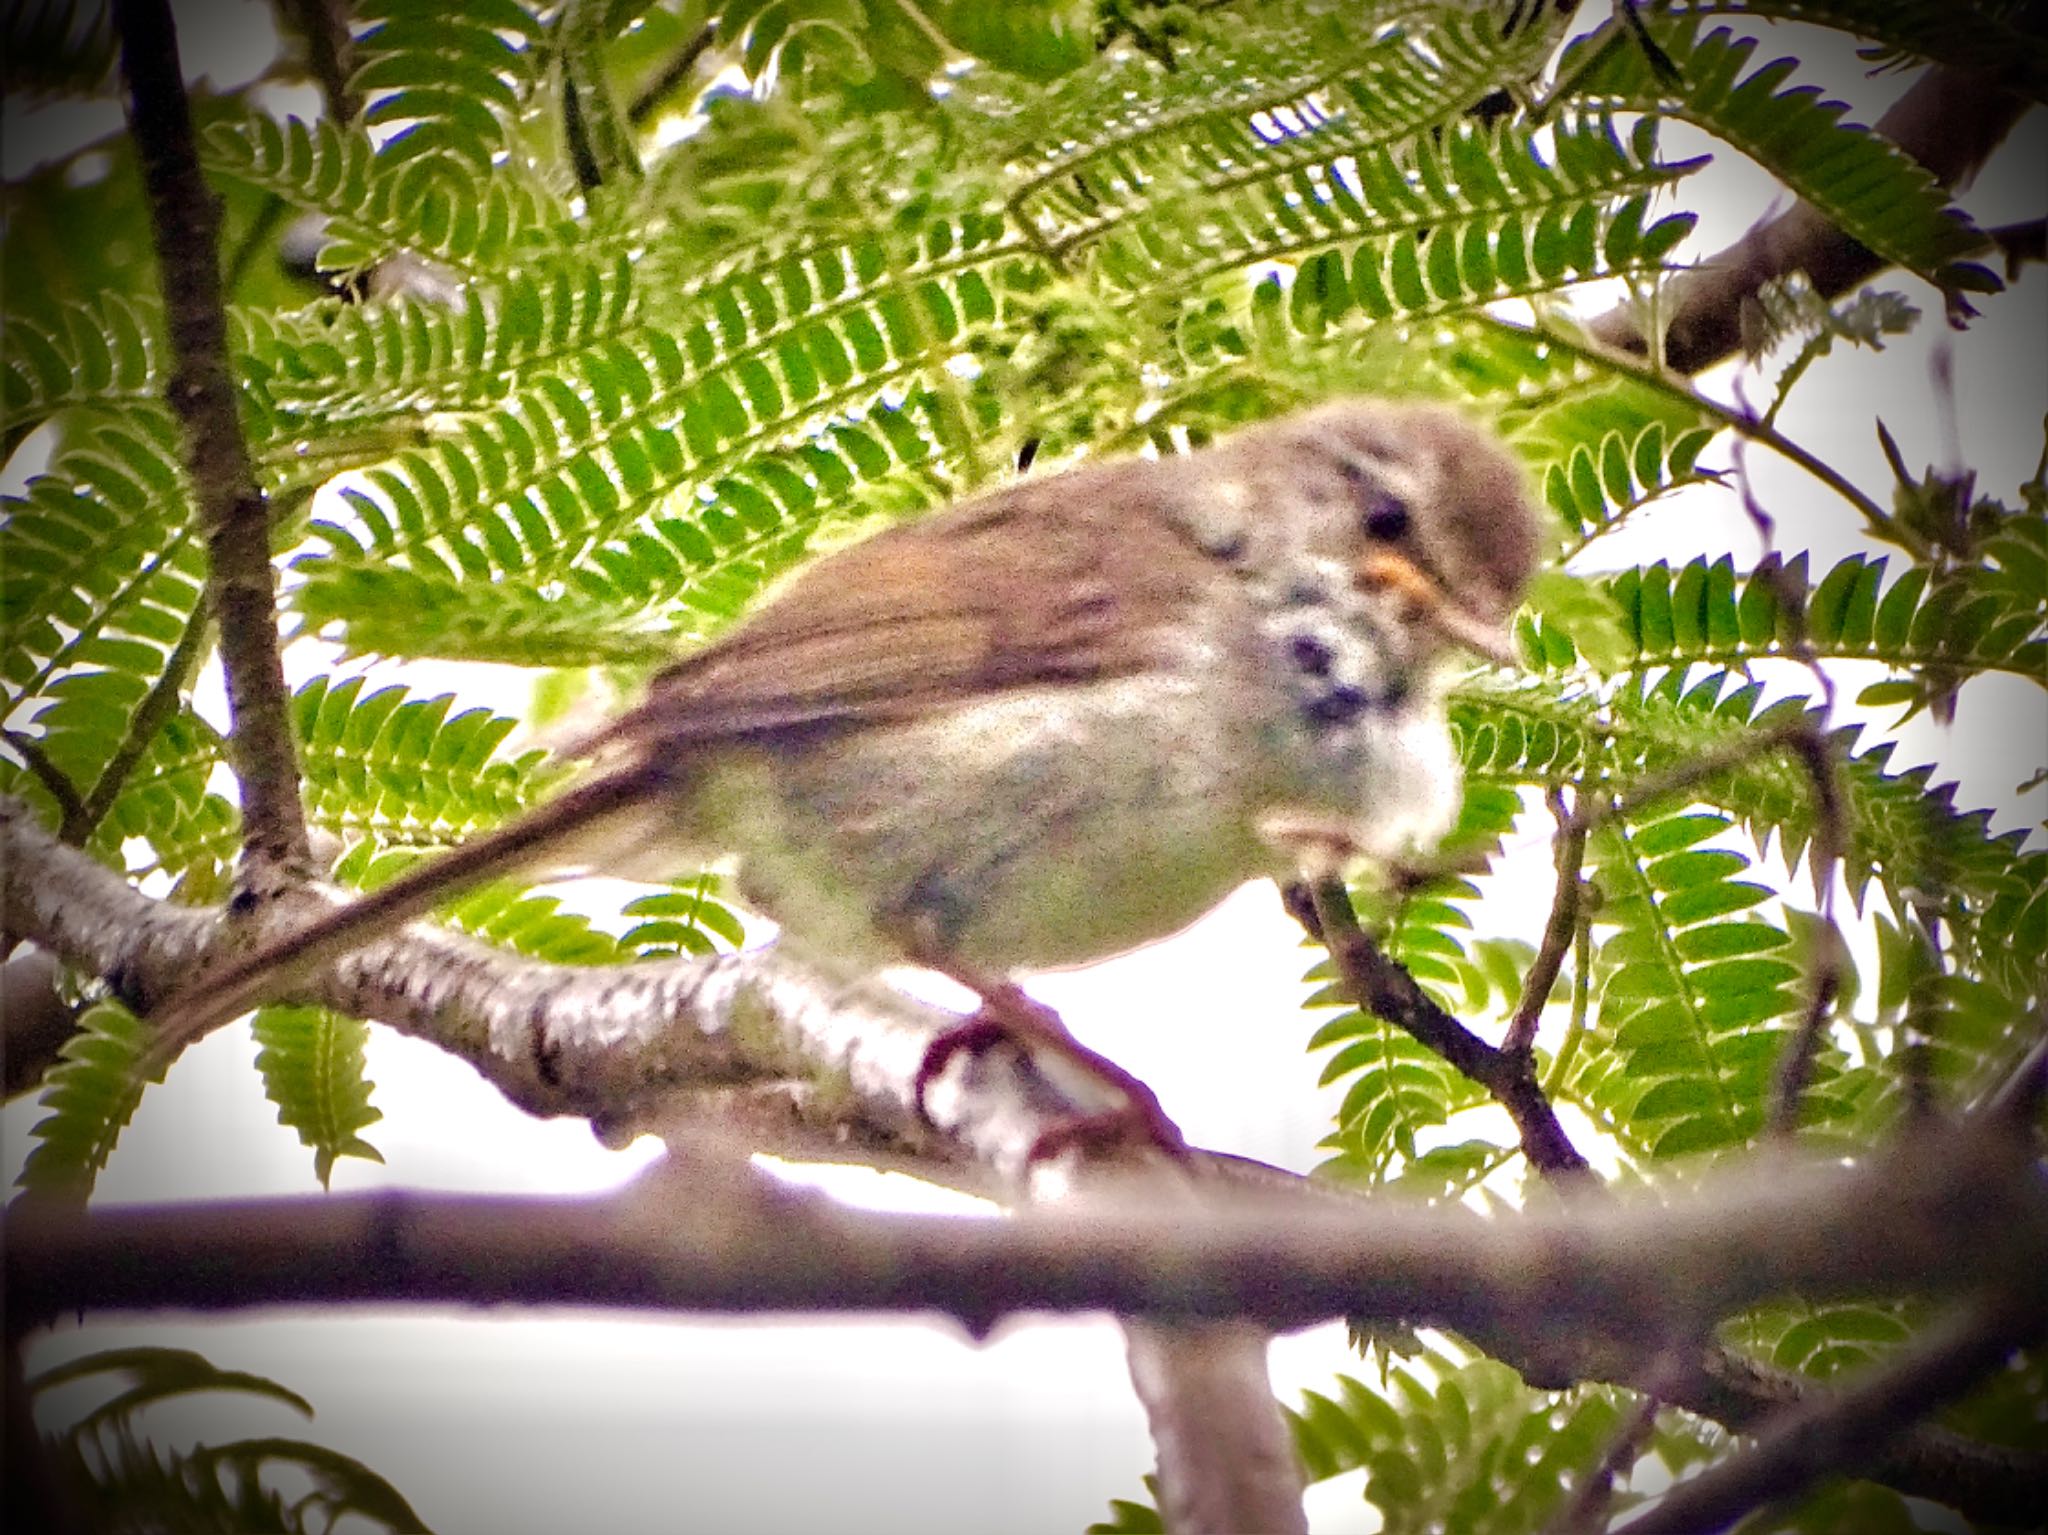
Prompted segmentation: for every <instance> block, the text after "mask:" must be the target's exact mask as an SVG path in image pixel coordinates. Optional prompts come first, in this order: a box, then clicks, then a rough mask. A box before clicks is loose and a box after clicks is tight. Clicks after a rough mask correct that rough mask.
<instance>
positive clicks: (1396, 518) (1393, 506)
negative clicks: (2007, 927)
mask: <svg viewBox="0 0 2048 1535" xmlns="http://www.w3.org/2000/svg"><path fill="white" fill-rule="evenodd" d="M1408 523H1409V517H1408V506H1407V503H1406V502H1404V501H1402V500H1401V498H1400V497H1398V496H1390V495H1387V494H1385V493H1384V492H1382V493H1381V494H1380V495H1379V497H1378V498H1377V499H1375V500H1374V502H1373V504H1372V506H1371V507H1370V508H1369V509H1368V510H1367V511H1366V514H1365V517H1364V520H1363V521H1362V523H1361V526H1362V527H1364V529H1365V536H1366V537H1367V538H1373V539H1377V540H1379V542H1381V543H1383V544H1396V543H1399V542H1400V541H1401V540H1402V539H1404V538H1406V537H1407V536H1408Z"/></svg>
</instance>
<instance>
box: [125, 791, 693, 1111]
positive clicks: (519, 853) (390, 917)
mask: <svg viewBox="0 0 2048 1535" xmlns="http://www.w3.org/2000/svg"><path fill="white" fill-rule="evenodd" d="M672 779H673V774H672V773H671V772H670V771H669V770H667V769H665V768H663V767H661V766H659V765H647V764H638V765H634V766H631V767H625V768H619V769H614V770H612V771H609V772H606V773H603V774H601V775H599V776H597V777H593V778H590V779H587V780H585V781H584V782H583V783H580V784H578V785H576V786H575V787H574V788H572V789H569V790H567V791H565V792H564V793H561V794H558V795H556V796H555V797H554V798H553V799H551V800H549V801H547V802H546V803H545V804H542V805H539V806H536V807H535V808H534V809H532V810H529V811H527V812H526V813H525V814H524V815H521V816H518V817H517V818H515V819H513V820H511V821H508V822H506V823H505V824H504V825H503V826H500V827H498V828H497V829H496V830H495V831H492V832H489V833H487V834H486V835H484V836H481V837H477V838H473V839H471V840H470V841H468V842H464V843H462V844H460V845H459V846H457V847H454V848H451V849H449V850H448V851H447V852H445V853H443V854H441V855H440V856H439V857H437V858H431V859H428V860H426V861H424V862H422V863H419V864H416V865H414V866H413V867H412V868H410V869H407V870H406V871H405V872H404V873H402V874H400V875H399V876H398V877H397V878H395V879H393V880H391V881H390V882H389V883H388V884H384V885H380V886H378V887H377V888H376V889H375V890H372V891H370V892H369V893H368V894H367V895H363V896H360V897H358V898H357V899H355V900H353V901H350V902H348V903H347V904H345V905H341V906H337V907H335V908H334V909H333V910H332V911H328V912H325V913H323V914H322V915H320V916H318V917H315V918H314V919H313V920H312V921H311V922H309V923H307V924H306V925H305V926H303V927H301V928H299V929H298V930H297V931H296V932H293V933H289V934H287V935H285V936H284V937H282V938H279V939H276V940H274V941H272V942H270V943H267V944H264V945H263V946H262V947H260V948H258V949H257V950H256V951H255V952H254V953H253V954H248V955H244V956H243V957H241V958H239V959H236V960H234V961H232V962H230V963H229V964H228V965H227V966H226V967H225V968H220V969H214V968H209V969H207V970H206V971H204V972H202V973H201V974H200V975H199V976H197V977H196V978H195V979H194V980H193V981H192V983H191V984H190V985H188V986H186V987H185V988H183V989H182V990H181V991H179V992H176V993H173V994H172V996H171V997H170V998H169V999H168V1000H167V1001H166V1002H165V1004H164V1005H163V1006H162V1007H160V1008H158V1009H156V1010H155V1016H154V1019H153V1022H154V1023H155V1025H156V1029H155V1035H154V1037H153V1038H152V1039H151V1041H150V1044H149V1047H148V1048H147V1050H146V1051H145V1052H144V1054H143V1057H142V1060H141V1062H140V1063H139V1064H138V1076H140V1077H148V1076H152V1075H154V1074H155V1073H156V1072H157V1071H159V1070H161V1069H162V1068H163V1067H164V1066H166V1065H168V1064H169V1063H170V1061H171V1060H172V1059H174V1058H175V1057H176V1056H177V1054H178V1052H179V1051H181V1050H183V1049H184V1048H185V1047H186V1046H187V1045H189V1044H191V1043H192V1042H193V1041H194V1040H196V1039H198V1038H199V1037H200V1036H201V1035H203V1034H206V1033H209V1032H210V1031H212V1030H213V1029H215V1028H218V1027H219V1026H220V1025H221V1024H223V1023H226V1022H227V1021H228V1020H229V1019H231V1018H234V1017H236V1016H238V1015H239V1014H241V1013H245V1012H247V1011H248V1010H249V1009H250V1008H252V1007H256V1006H259V1005H260V1004H262V1003H265V1002H269V1001H272V1000H274V999H276V998H277V997H279V996H280V995H282V994H283V993H284V992H286V991H288V990H289V989H290V988H291V987H292V986H294V985H295V984H297V983H298V982H299V981H301V980H303V979H304V978H305V977H307V976H309V975H311V974H313V973H314V972H315V971H317V970H319V969H320V968H321V967H322V966H324V965H327V964H330V963H332V962H333V961H334V960H336V959H338V958H340V957H341V956H342V955H343V954H346V953H348V952H349V951H350V950H352V949H358V948H361V947H362V946H363V945H364V944H366V943H369V942H370V941H371V940H373V939H375V938H377V937H379V936H381V935H382V934H384V933H387V932H389V931H390V930H391V929H393V928H395V927H397V926H399V925H400V924H402V923H405V922H409V921H411V920H412V919H413V918H415V917H418V916H422V915H424V914H425V913H426V912H428V911H430V910H432V909H433V908H434V907H436V906H438V905H440V904H441V903H442V902H443V901H445V900H447V899H448V898H449V897H450V896H451V895H453V894H454V893H455V892H456V891H458V890H460V889H461V888H462V887H464V886H465V885H473V884H476V883H478V882H480V881H482V880H485V879H491V878H496V877H499V876H502V875H505V874H509V873H511V872H513V871H514V870H517V869H522V868H530V867H532V866H534V865H535V864H537V863H541V862H542V861H543V860H546V859H548V858H549V857H550V856H551V855H555V854H558V853H559V852H560V851H561V849H562V848H563V847H564V846H565V845H566V844H570V843H573V842H575V841H576V840H577V839H578V838H579V837H581V836H584V835H587V834H588V833H589V831H590V830H591V828H592V827H593V826H595V825H597V824H599V823H601V822H603V821H605V820H607V819H610V818H612V817H614V816H616V815H618V814H620V813H621V812H623V811H626V810H629V809H632V808H635V807H638V806H641V805H644V804H645V803H646V802H647V801H648V800H649V799H651V798H653V797H656V796H659V795H664V794H669V793H673V792H674V791H675V786H674V783H673V781H672Z"/></svg>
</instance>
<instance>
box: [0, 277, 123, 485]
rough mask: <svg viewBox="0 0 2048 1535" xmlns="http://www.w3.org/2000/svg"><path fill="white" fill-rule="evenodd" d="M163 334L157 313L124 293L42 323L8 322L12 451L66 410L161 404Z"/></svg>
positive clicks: (8, 438) (4, 401) (7, 432)
mask: <svg viewBox="0 0 2048 1535" xmlns="http://www.w3.org/2000/svg"><path fill="white" fill-rule="evenodd" d="M162 329H163V317H162V316H161V315H160V314H159V313H157V312H156V311H155V310H154V309H153V308H145V307H144V306H142V305H140V304H137V303H135V302H133V301H132V300H130V299H128V298H126V297H124V296H122V295H121V294H117V293H109V294H106V295H104V296H103V298H102V299H101V300H100V301H99V302H98V303H95V304H93V305H92V306H91V307H90V308H88V307H87V306H84V305H80V304H65V305H63V306H62V307H61V308H59V309H58V310H57V311H56V312H55V314H53V315H51V316H50V317H49V320H47V321H45V322H44V323H42V324H38V323H36V322H35V321H33V320H28V319H19V318H14V317H9V319H8V322H7V352H6V359H5V372H4V374H0V438H4V441H5V446H6V450H7V451H8V452H10V453H11V452H13V450H14V448H15V446H16V444H17V443H18V442H19V441H20V440H21V438H22V436H23V435H25V434H26V432H27V431H28V430H29V429H30V428H32V427H35V426H39V425H41V424H42V423H43V422H44V421H46V420H48V419H49V418H50V416H51V415H52V414H53V413H54V412H56V411H58V410H60V409H63V408H64V407H66V406H78V405H100V406H108V405H136V404H140V403H144V402H149V403H154V401H155V399H156V397H157V394H158V392H159V390H160V388H161V380H160V379H159V377H158V371H157V370H158V362H157V354H158V351H159V348H160V347H161V344H162V343H161V341H160V339H159V337H160V334H161V332H162Z"/></svg>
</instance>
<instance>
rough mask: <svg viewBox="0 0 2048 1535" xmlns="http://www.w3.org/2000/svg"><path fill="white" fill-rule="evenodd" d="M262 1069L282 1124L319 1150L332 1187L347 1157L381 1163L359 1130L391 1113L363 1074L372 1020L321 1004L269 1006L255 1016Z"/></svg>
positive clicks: (323, 1180)
mask: <svg viewBox="0 0 2048 1535" xmlns="http://www.w3.org/2000/svg"><path fill="white" fill-rule="evenodd" d="M254 1029H255V1034H256V1043H257V1044H258V1045H259V1046H260V1047H261V1048H260V1050H259V1051H258V1053H257V1056H256V1069H257V1070H258V1071H259V1072H261V1073H262V1074H263V1090H264V1092H265V1094H266V1095H267V1096H268V1097H269V1099H270V1101H271V1102H272V1103H274V1104H276V1105H277V1119H278V1123H279V1124H281V1125H284V1126H285V1127H286V1128H287V1129H290V1130H295V1131H297V1132H298V1136H299V1143H300V1144H301V1145H302V1146H305V1147H307V1148H308V1149H310V1150H311V1151H312V1153H313V1175H314V1176H315V1177H316V1178H318V1179H319V1180H320V1186H321V1187H322V1188H325V1187H327V1184H328V1179H329V1178H330V1177H331V1176H332V1175H333V1172H334V1164H335V1162H336V1160H338V1159H339V1158H341V1157H362V1158H364V1159H365V1160H367V1161H371V1162H382V1161H383V1160H384V1158H383V1156H382V1155H381V1154H379V1152H378V1150H377V1148H376V1147H375V1146H372V1145H371V1144H370V1143H369V1142H368V1141H366V1140H364V1139H363V1138H362V1136H361V1135H360V1134H359V1133H358V1132H360V1131H362V1130H364V1129H366V1128H367V1127H368V1126H370V1125H373V1124H375V1123H376V1122H377V1121H378V1120H380V1119H382V1118H383V1117H384V1116H383V1114H382V1113H381V1112H379V1111H378V1110H377V1109H375V1108H373V1107H371V1105H370V1087H371V1084H370V1081H369V1079H368V1078H366V1077H365V1076H364V1075H363V1042H364V1040H365V1039H367V1038H368V1036H369V1026H368V1025H367V1024H364V1023H361V1022H359V1021H357V1020H356V1019H353V1018H343V1017H341V1016H339V1015H338V1014H335V1013H330V1012H327V1011H326V1010H325V1009H322V1008H313V1007H267V1008H265V1009H263V1010H262V1011H261V1012H259V1013H258V1014H257V1015H256V1022H255V1025H254Z"/></svg>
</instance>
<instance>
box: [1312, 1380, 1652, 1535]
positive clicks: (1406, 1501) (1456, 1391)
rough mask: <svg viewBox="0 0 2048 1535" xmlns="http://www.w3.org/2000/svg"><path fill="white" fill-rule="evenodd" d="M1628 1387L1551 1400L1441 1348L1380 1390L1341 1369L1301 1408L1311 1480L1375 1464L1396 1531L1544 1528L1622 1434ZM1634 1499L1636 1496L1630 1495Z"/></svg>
mask: <svg viewBox="0 0 2048 1535" xmlns="http://www.w3.org/2000/svg"><path fill="white" fill-rule="evenodd" d="M1619 1403H1620V1398H1619V1396H1618V1395H1617V1394H1616V1393H1612V1392H1603V1391H1581V1392H1575V1393H1572V1394H1570V1395H1566V1396H1551V1395H1546V1394H1544V1393H1540V1392H1536V1391H1532V1390H1531V1389H1530V1388H1528V1387H1527V1386H1524V1385H1523V1384H1522V1383H1521V1381H1520V1380H1519V1379H1518V1378H1517V1377H1516V1375H1515V1373H1514V1372H1513V1371H1512V1370H1510V1369H1508V1368H1507V1367H1506V1366H1505V1365H1501V1364H1496V1363H1494V1362H1493V1361H1492V1360H1488V1359H1479V1360H1474V1361H1471V1362H1469V1363H1467V1362H1461V1361H1460V1360H1458V1359H1457V1358H1456V1357H1454V1356H1451V1355H1448V1354H1445V1353H1442V1352H1431V1353H1429V1354H1428V1355H1427V1356H1426V1358H1425V1359H1424V1360H1423V1361H1422V1362H1421V1367H1417V1366H1415V1365H1409V1364H1399V1365H1394V1366H1391V1367H1390V1368H1389V1369H1388V1370H1387V1371H1386V1375H1385V1385H1384V1386H1383V1387H1382V1389H1380V1390H1378V1391H1375V1390H1373V1389H1372V1388H1371V1387H1369V1386H1367V1385H1365V1384H1363V1383H1362V1382H1360V1381H1358V1380H1355V1379H1352V1378H1350V1377H1348V1376H1340V1377H1339V1378H1338V1381H1337V1394H1336V1395H1335V1396H1329V1395H1324V1394H1322V1393H1318V1392H1310V1393H1308V1394H1307V1395H1306V1397H1305V1398H1304V1402H1303V1406H1302V1409H1301V1411H1299V1412H1298V1413H1290V1414H1289V1417H1290V1420H1291V1422H1292V1424H1293V1427H1294V1431H1295V1444H1296V1447H1297V1449H1298V1450H1299V1451H1300V1454H1301V1458H1302V1462H1303V1464H1304V1466H1305V1467H1306V1469H1307V1471H1308V1474H1309V1477H1310V1480H1311V1481H1322V1480H1326V1479H1327V1478H1329V1477H1332V1476H1336V1475H1340V1474H1342V1473H1343V1472H1346V1471H1351V1470H1356V1469H1363V1470H1364V1472H1365V1497H1366V1500H1367V1501H1368V1502H1369V1503H1371V1504H1372V1505H1373V1506H1374V1508H1376V1509H1377V1510H1378V1511H1379V1514H1380V1516H1381V1518H1382V1520H1383V1522H1384V1528H1385V1529H1387V1530H1388V1531H1391V1532H1405V1531H1416V1532H1420V1531H1427V1530H1444V1529H1455V1530H1470V1531H1473V1532H1475V1535H1478V1532H1500V1535H1509V1532H1517V1535H1519V1532H1526V1531H1529V1530H1535V1529H1540V1528H1542V1526H1543V1522H1544V1520H1545V1518H1547V1517H1548V1516H1549V1515H1550V1514H1551V1513H1552V1512H1554V1510H1555V1509H1556V1507H1557V1505H1558V1504H1559V1503H1560V1502H1561V1500H1562V1499H1563V1497H1564V1496H1565V1493H1566V1489H1567V1485H1568V1483H1569V1482H1571V1481H1575V1480H1576V1479H1577V1478H1578V1477H1579V1476H1582V1475H1585V1474H1586V1473H1588V1472H1589V1471H1590V1470H1591V1468H1592V1467H1593V1466H1594V1465H1596V1464H1597V1463H1598V1462H1599V1459H1600V1457H1601V1455H1602V1454H1603V1453H1604V1451H1605V1450H1606V1448H1607V1445H1608V1444H1609V1443H1610V1442H1611V1441H1612V1438H1613V1435H1614V1432H1615V1429H1616V1426H1617V1424H1618V1422H1619V1419H1620V1405H1619ZM1621 1501H1622V1502H1623V1503H1624V1504H1626V1502H1628V1501H1629V1500H1628V1499H1627V1498H1626V1497H1624V1498H1623V1499H1622V1500H1621Z"/></svg>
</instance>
